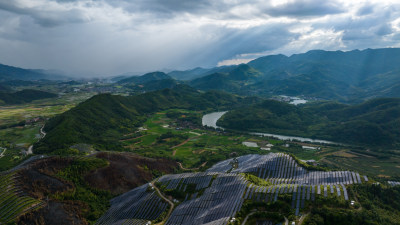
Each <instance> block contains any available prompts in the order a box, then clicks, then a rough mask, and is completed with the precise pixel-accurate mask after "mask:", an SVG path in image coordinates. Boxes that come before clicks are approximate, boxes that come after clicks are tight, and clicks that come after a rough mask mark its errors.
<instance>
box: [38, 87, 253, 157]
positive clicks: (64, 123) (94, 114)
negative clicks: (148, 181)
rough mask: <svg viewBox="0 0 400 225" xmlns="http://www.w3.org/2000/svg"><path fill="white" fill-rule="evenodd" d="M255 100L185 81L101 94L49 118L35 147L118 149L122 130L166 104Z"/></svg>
mask: <svg viewBox="0 0 400 225" xmlns="http://www.w3.org/2000/svg"><path fill="white" fill-rule="evenodd" d="M255 101H257V99H254V98H243V97H237V96H233V95H231V94H227V93H222V92H217V91H212V92H205V93H201V92H198V91H196V90H194V89H192V88H190V87H188V86H185V85H179V86H177V87H176V88H175V89H164V90H160V91H154V92H148V93H145V94H142V95H136V96H129V97H123V96H118V95H110V94H101V95H97V96H94V97H92V98H90V99H89V100H87V101H85V102H83V103H81V104H79V105H78V106H76V107H75V108H73V109H71V110H69V111H67V112H65V113H63V114H61V115H58V116H56V117H54V118H52V119H50V120H49V121H48V122H47V123H46V126H45V131H46V132H47V135H46V137H45V138H44V139H42V140H41V141H40V142H39V143H37V144H36V145H35V147H34V151H35V153H51V152H56V151H58V153H60V151H61V150H66V149H68V148H69V147H70V146H71V145H73V144H77V143H89V144H95V146H96V147H97V148H100V149H108V150H117V149H121V148H122V147H121V146H120V145H119V142H118V140H119V138H120V137H121V134H123V133H128V132H132V130H136V128H137V127H139V126H141V125H142V123H143V122H144V121H145V120H146V119H147V115H148V114H152V113H155V112H157V111H160V110H164V109H169V108H183V109H191V110H217V109H224V108H228V107H229V108H231V107H233V106H243V105H246V104H250V103H252V102H253V103H254V102H255Z"/></svg>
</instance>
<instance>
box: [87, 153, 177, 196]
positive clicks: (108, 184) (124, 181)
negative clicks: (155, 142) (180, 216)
mask: <svg viewBox="0 0 400 225" xmlns="http://www.w3.org/2000/svg"><path fill="white" fill-rule="evenodd" d="M96 157H97V158H101V159H105V160H107V161H108V162H109V163H110V165H109V166H108V167H104V168H100V169H97V170H96V171H93V172H91V173H89V174H87V175H86V177H85V180H86V181H87V182H88V183H89V184H90V185H91V186H92V187H95V188H99V189H103V190H108V191H110V192H111V193H113V194H121V193H124V192H127V191H129V190H131V189H133V188H135V187H138V186H140V185H142V184H144V183H146V182H150V181H151V180H153V179H154V178H155V177H156V176H160V175H161V174H167V173H173V172H174V171H175V170H176V169H177V167H178V164H177V163H176V162H175V161H173V160H169V159H153V158H146V157H142V156H138V155H134V154H130V153H105V152H101V153H98V154H96Z"/></svg>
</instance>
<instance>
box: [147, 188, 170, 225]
mask: <svg viewBox="0 0 400 225" xmlns="http://www.w3.org/2000/svg"><path fill="white" fill-rule="evenodd" d="M154 183H155V180H153V181H152V182H151V183H150V184H151V185H152V186H153V187H154V189H155V190H156V191H157V193H158V195H159V196H160V197H161V198H162V199H164V200H165V201H167V202H168V204H169V205H170V208H169V211H168V214H167V215H166V216H165V218H164V219H163V221H161V222H159V223H157V225H161V224H164V222H165V221H166V220H167V219H168V218H169V216H170V215H171V213H172V211H173V210H174V206H175V205H174V203H173V202H171V201H170V200H169V199H168V198H166V197H165V196H164V195H163V194H162V193H161V191H160V190H159V189H158V188H157V187H156V185H155V184H154Z"/></svg>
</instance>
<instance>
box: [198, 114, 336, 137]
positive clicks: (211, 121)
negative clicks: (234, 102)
mask: <svg viewBox="0 0 400 225" xmlns="http://www.w3.org/2000/svg"><path fill="white" fill-rule="evenodd" d="M227 112H228V111H224V112H213V113H208V114H205V115H204V116H203V118H202V124H203V126H208V127H213V128H220V129H224V128H222V127H219V126H217V121H218V120H219V119H220V118H221V117H222V116H223V115H224V114H225V113H227ZM249 134H251V135H256V136H263V137H273V138H277V139H279V140H285V141H301V142H311V143H322V144H339V143H336V142H332V141H326V140H319V139H311V138H304V137H296V136H286V135H279V134H269V133H259V132H249Z"/></svg>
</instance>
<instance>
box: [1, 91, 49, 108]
mask: <svg viewBox="0 0 400 225" xmlns="http://www.w3.org/2000/svg"><path fill="white" fill-rule="evenodd" d="M54 97H57V95H56V94H53V93H49V92H46V91H38V90H31V89H25V90H22V91H17V92H13V93H7V92H3V93H2V92H0V105H2V104H7V105H12V104H22V103H27V102H32V101H33V100H38V99H44V98H54Z"/></svg>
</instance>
